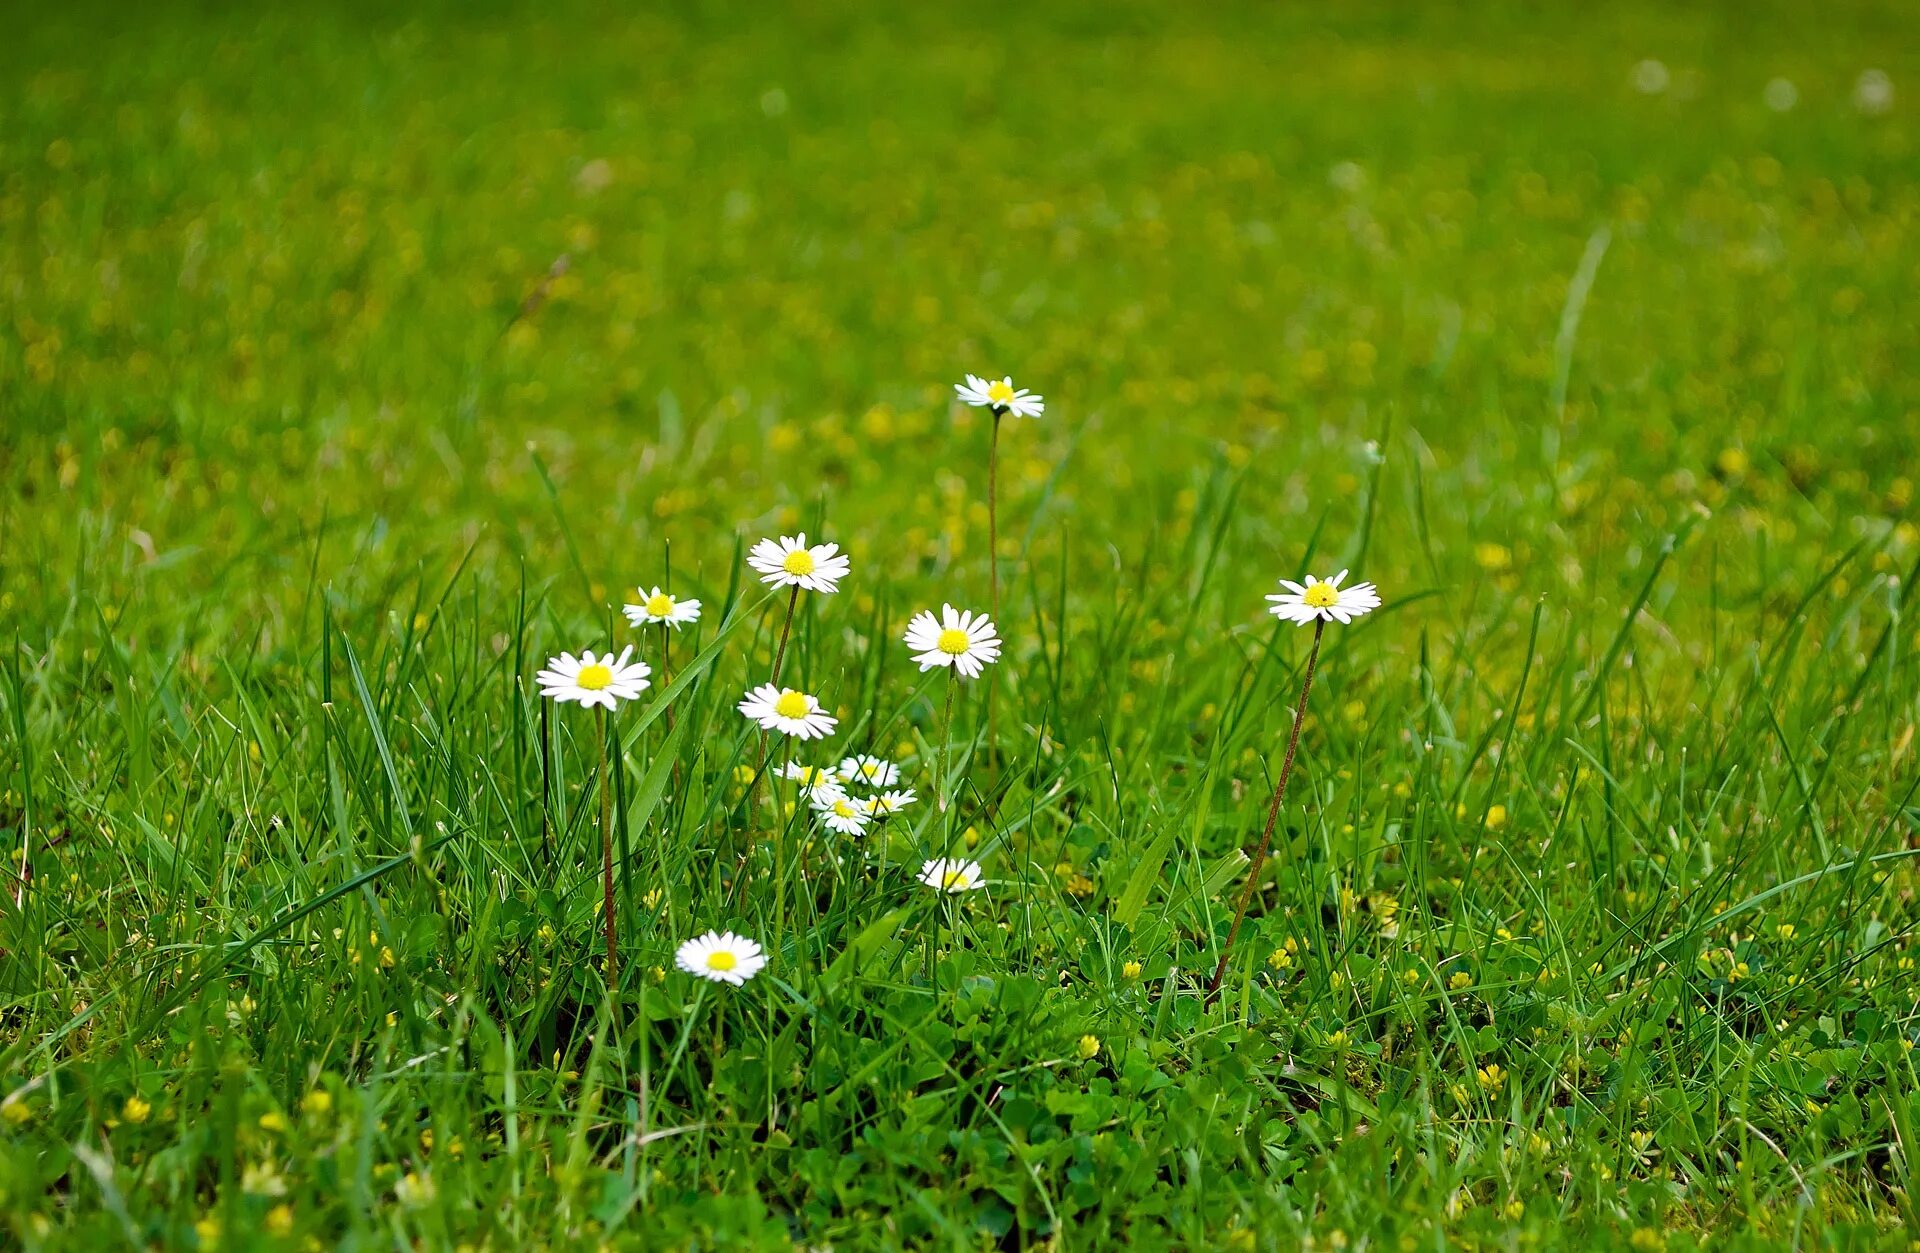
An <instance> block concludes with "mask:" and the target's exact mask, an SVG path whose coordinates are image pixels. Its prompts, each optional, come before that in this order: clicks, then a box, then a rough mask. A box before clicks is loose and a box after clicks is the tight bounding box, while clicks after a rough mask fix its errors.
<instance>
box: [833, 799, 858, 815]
mask: <svg viewBox="0 0 1920 1253" xmlns="http://www.w3.org/2000/svg"><path fill="white" fill-rule="evenodd" d="M833 813H834V816H835V817H837V818H856V817H858V816H859V815H858V814H856V813H855V812H854V809H853V804H852V802H850V801H846V800H837V801H835V802H833Z"/></svg>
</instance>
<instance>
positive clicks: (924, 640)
mask: <svg viewBox="0 0 1920 1253" xmlns="http://www.w3.org/2000/svg"><path fill="white" fill-rule="evenodd" d="M904 638H905V639H906V641H907V647H908V648H911V649H913V650H914V654H913V659H914V660H915V661H917V662H919V663H920V671H921V673H922V674H924V673H926V672H927V671H929V670H931V669H933V668H934V667H935V666H952V667H953V668H954V669H956V670H958V671H959V672H960V674H961V677H963V678H968V679H973V678H978V677H979V675H980V672H981V671H982V670H984V669H985V668H986V667H987V665H988V664H989V663H991V662H995V661H998V660H1000V636H999V633H998V632H996V631H995V630H994V629H993V619H991V618H989V617H987V615H985V614H983V613H982V614H976V613H972V612H967V613H961V612H959V611H958V610H956V609H954V607H953V606H952V605H942V606H940V617H938V618H936V617H934V616H933V611H932V610H930V609H923V610H921V611H920V612H919V613H917V614H915V615H913V619H912V620H911V621H909V622H908V623H907V634H906V636H905V637H904Z"/></svg>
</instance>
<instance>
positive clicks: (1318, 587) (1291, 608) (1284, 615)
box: [1267, 570, 1380, 626]
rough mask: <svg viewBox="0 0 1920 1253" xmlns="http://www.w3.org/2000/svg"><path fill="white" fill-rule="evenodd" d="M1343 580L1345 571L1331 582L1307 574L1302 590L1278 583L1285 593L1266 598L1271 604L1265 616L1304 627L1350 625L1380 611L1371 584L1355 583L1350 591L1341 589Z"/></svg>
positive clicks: (1296, 585)
mask: <svg viewBox="0 0 1920 1253" xmlns="http://www.w3.org/2000/svg"><path fill="white" fill-rule="evenodd" d="M1346 577H1347V572H1346V571H1345V570H1342V571H1341V572H1340V573H1338V574H1336V575H1334V576H1333V577H1332V578H1330V579H1316V578H1314V577H1313V576H1312V575H1311V574H1309V575H1308V576H1307V581H1306V583H1305V585H1304V586H1303V585H1302V584H1299V583H1295V582H1294V581H1292V580H1291V579H1281V580H1280V586H1281V587H1284V588H1286V589H1287V590H1286V591H1284V592H1279V593H1277V594H1275V595H1272V596H1269V597H1267V600H1268V601H1269V602H1271V604H1272V608H1270V609H1268V610H1267V612H1268V613H1270V614H1272V615H1273V616H1274V617H1276V618H1280V619H1283V620H1285V621H1287V622H1292V623H1295V624H1297V625H1299V626H1305V625H1306V624H1307V623H1309V622H1312V621H1313V620H1314V619H1315V618H1318V619H1320V620H1321V621H1336V620H1337V621H1340V622H1351V621H1353V620H1354V619H1355V618H1358V617H1360V616H1361V615H1363V614H1367V613H1371V612H1373V611H1374V610H1375V609H1378V608H1379V607H1380V593H1379V592H1376V591H1375V590H1374V589H1373V584H1371V583H1355V584H1354V585H1353V586H1352V587H1341V586H1340V580H1341V579H1344V578H1346Z"/></svg>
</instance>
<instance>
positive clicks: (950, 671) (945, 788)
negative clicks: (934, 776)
mask: <svg viewBox="0 0 1920 1253" xmlns="http://www.w3.org/2000/svg"><path fill="white" fill-rule="evenodd" d="M959 686H960V676H959V672H958V671H956V670H955V669H954V668H953V667H952V666H948V667H947V714H946V717H945V719H944V720H943V722H944V726H945V730H944V731H943V732H942V744H941V747H940V812H941V813H942V814H945V813H946V812H947V803H948V802H949V801H950V800H951V799H952V798H953V693H954V689H955V688H957V687H959ZM947 826H948V828H949V829H948V831H946V832H944V833H943V837H942V846H941V849H940V853H941V855H942V856H945V855H946V851H947V850H946V847H945V844H946V839H945V837H946V836H947V835H951V833H952V832H951V827H952V824H951V823H948V824H947Z"/></svg>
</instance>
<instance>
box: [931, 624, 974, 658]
mask: <svg viewBox="0 0 1920 1253" xmlns="http://www.w3.org/2000/svg"><path fill="white" fill-rule="evenodd" d="M923 638H924V637H923ZM934 647H935V648H938V649H939V650H940V651H941V652H943V653H945V654H947V656H949V657H958V656H960V654H962V653H964V652H966V651H967V650H968V649H969V648H971V647H973V641H972V640H971V639H969V638H967V633H966V632H965V631H962V630H961V629H960V628H959V627H948V628H947V629H946V630H944V631H942V632H940V638H939V640H937V641H936V642H935V643H934Z"/></svg>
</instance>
